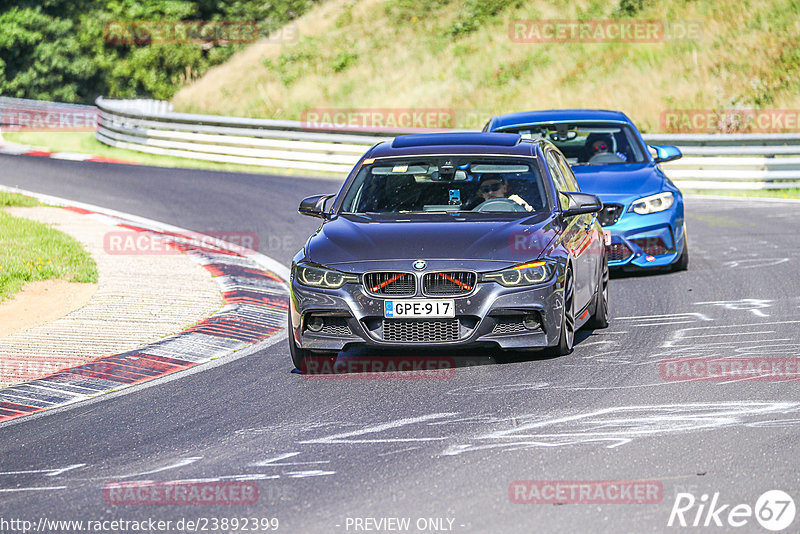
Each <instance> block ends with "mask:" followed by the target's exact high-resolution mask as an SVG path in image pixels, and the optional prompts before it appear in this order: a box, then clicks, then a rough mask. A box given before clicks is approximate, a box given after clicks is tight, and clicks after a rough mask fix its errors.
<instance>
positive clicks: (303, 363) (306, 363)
mask: <svg viewBox="0 0 800 534" xmlns="http://www.w3.org/2000/svg"><path fill="white" fill-rule="evenodd" d="M289 313H291V312H289ZM288 333H289V353H290V354H291V355H292V363H293V364H294V366H295V368H297V370H298V371H300V372H302V373H308V372H311V373H320V372H326V371H328V370H330V369H332V368H333V364H334V362H336V357H337V355H336V353H333V354H329V353H320V352H314V351H310V350H308V349H301V348H300V347H298V346H297V343H295V341H294V331H293V329H292V317H291V315H290V316H289V326H288Z"/></svg>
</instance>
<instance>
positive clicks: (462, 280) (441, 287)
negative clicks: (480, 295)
mask: <svg viewBox="0 0 800 534" xmlns="http://www.w3.org/2000/svg"><path fill="white" fill-rule="evenodd" d="M477 279H478V275H476V274H475V273H473V272H469V271H454V272H437V273H427V274H426V275H425V277H424V278H423V279H422V292H423V293H425V294H426V295H430V296H432V297H433V296H436V297H445V296H459V295H467V294H469V293H471V292H472V290H473V288H474V287H475V282H476V281H477Z"/></svg>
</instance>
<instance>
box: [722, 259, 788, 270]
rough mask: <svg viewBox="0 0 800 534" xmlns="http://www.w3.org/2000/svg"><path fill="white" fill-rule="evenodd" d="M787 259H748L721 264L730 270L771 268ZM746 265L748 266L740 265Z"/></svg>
mask: <svg viewBox="0 0 800 534" xmlns="http://www.w3.org/2000/svg"><path fill="white" fill-rule="evenodd" d="M788 261H789V258H748V259H744V260H731V261H726V262H724V263H723V265H724V266H725V267H728V268H730V269H734V268H739V269H756V268H761V267H772V266H773V265H780V264H781V263H786V262H788ZM743 263H746V264H748V265H742V264H743Z"/></svg>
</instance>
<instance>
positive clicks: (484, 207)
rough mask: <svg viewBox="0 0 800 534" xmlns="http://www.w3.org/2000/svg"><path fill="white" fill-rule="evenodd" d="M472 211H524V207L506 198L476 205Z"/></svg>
mask: <svg viewBox="0 0 800 534" xmlns="http://www.w3.org/2000/svg"><path fill="white" fill-rule="evenodd" d="M472 211H504V212H511V211H525V207H524V206H520V205H519V204H517V203H516V202H514V201H513V200H509V199H507V198H490V199H489V200H486V201H484V202H481V203H480V204H478V206H477V207H475V208H473V209H472Z"/></svg>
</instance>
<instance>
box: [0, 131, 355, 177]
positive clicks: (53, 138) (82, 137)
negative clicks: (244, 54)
mask: <svg viewBox="0 0 800 534" xmlns="http://www.w3.org/2000/svg"><path fill="white" fill-rule="evenodd" d="M3 139H5V140H6V141H10V142H12V143H20V144H23V145H30V146H34V147H37V148H44V149H46V150H48V151H50V152H80V153H83V154H92V155H95V156H103V157H106V158H113V159H119V160H124V161H130V162H133V163H138V164H140V165H151V166H153V167H169V168H179V169H200V170H205V171H220V172H243V173H249V174H278V175H282V176H314V177H319V178H331V177H335V176H338V174H335V173H326V172H319V171H296V170H292V169H280V168H271V167H256V166H252V165H237V164H233V163H214V162H213V161H201V160H193V159H187V158H178V157H175V156H160V155H156V154H147V153H144V152H136V151H135V150H126V149H124V148H116V147H112V146H108V145H105V144H103V143H101V142H100V141H98V140H97V138H95V136H94V133H93V132H12V133H4V134H3ZM345 177H346V176H345V175H342V176H341V178H342V180H344V179H345Z"/></svg>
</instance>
